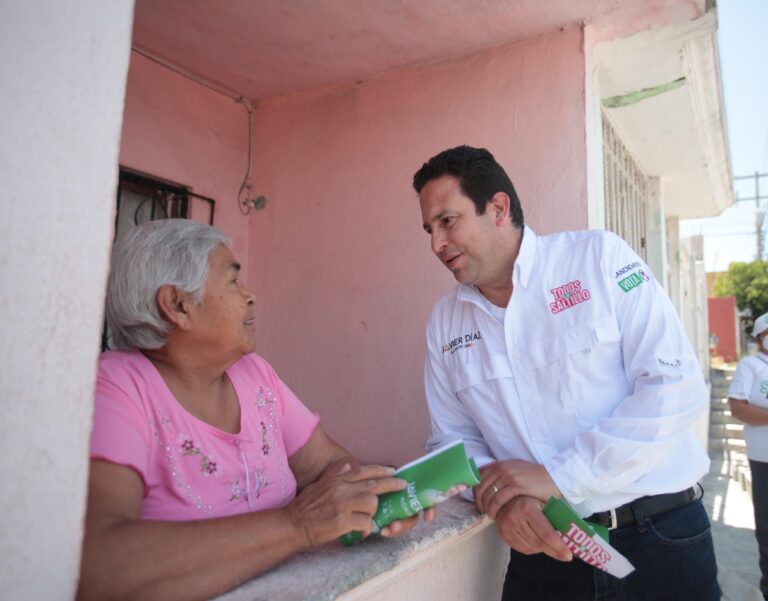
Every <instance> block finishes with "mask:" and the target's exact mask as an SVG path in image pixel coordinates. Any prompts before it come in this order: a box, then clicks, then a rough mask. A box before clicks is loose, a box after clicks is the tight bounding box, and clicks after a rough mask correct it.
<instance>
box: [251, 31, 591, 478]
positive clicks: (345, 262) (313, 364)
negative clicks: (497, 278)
mask: <svg viewBox="0 0 768 601" xmlns="http://www.w3.org/2000/svg"><path fill="white" fill-rule="evenodd" d="M584 81H585V77H584V55H583V48H582V34H581V31H580V30H578V29H568V30H565V31H562V32H558V33H555V34H552V35H548V36H545V37H541V38H538V39H534V40H530V41H527V42H524V43H517V44H514V45H510V46H505V47H500V48H497V49H494V50H492V51H487V52H484V53H481V54H477V55H474V56H471V57H468V58H464V59H462V60H456V61H452V62H450V63H444V64H437V65H430V66H422V67H419V68H414V69H409V70H402V71H397V72H392V73H389V74H386V75H383V76H379V77H377V78H374V79H372V80H369V81H365V82H362V83H359V84H353V85H348V86H342V87H337V88H333V89H326V90H320V91H315V92H311V93H305V94H300V95H294V96H288V97H283V98H275V99H271V100H267V101H264V102H262V103H261V104H260V106H259V110H258V111H257V113H256V139H257V142H256V150H255V164H254V169H255V181H256V183H257V186H256V187H257V188H258V189H260V190H262V191H263V192H265V193H266V194H267V196H268V197H269V199H270V204H269V207H268V208H267V210H266V211H264V212H263V213H259V214H256V215H255V216H254V218H253V220H252V229H251V230H250V233H251V238H250V258H249V264H250V266H251V269H250V272H249V276H250V279H251V283H252V285H253V287H254V288H255V290H256V294H257V295H258V297H259V311H260V322H259V333H260V335H259V352H261V353H262V354H263V355H265V356H266V357H267V358H268V359H269V360H270V361H272V363H273V364H274V365H275V367H276V368H277V370H278V373H280V374H281V375H282V377H283V378H284V379H285V380H286V382H288V384H289V385H290V386H292V387H293V388H294V390H295V391H296V392H297V393H298V394H299V396H300V397H301V398H303V399H304V400H305V401H306V402H307V403H308V404H309V405H310V406H311V407H312V408H314V409H316V410H318V411H319V412H320V413H321V415H322V417H323V422H324V424H325V426H326V428H327V430H328V431H329V432H330V433H331V434H332V435H334V436H335V437H336V438H337V439H339V440H340V441H341V442H342V443H344V444H346V445H347V446H348V447H350V448H351V449H352V450H353V451H355V452H356V453H358V454H359V455H360V456H362V457H363V458H364V459H367V460H378V461H389V462H392V463H399V462H401V461H403V460H405V459H407V458H410V457H412V456H414V455H416V454H418V453H419V452H420V450H421V446H422V443H423V441H424V438H425V437H426V435H427V431H428V419H427V412H426V408H425V403H424V396H423V387H422V365H423V358H424V327H425V323H426V320H427V318H428V315H429V312H430V309H431V305H432V303H433V302H434V301H435V300H436V299H437V298H438V297H439V296H440V295H441V294H442V293H443V292H445V291H446V290H448V289H449V288H450V287H451V286H452V285H453V278H452V277H451V275H450V274H449V273H448V272H447V270H445V268H444V267H442V266H441V265H440V264H439V263H438V261H437V259H436V258H435V257H434V256H433V255H432V253H431V252H430V249H429V241H428V238H427V236H426V234H424V233H423V231H422V228H421V216H420V212H419V207H418V201H417V197H416V195H415V193H414V191H413V190H412V188H411V184H410V181H411V177H412V175H413V173H414V171H415V170H416V169H417V168H418V167H419V166H420V165H421V163H422V162H423V161H424V160H426V159H427V158H429V157H430V156H431V155H433V154H435V153H436V152H438V151H440V150H443V149H445V148H447V147H451V146H454V145H457V144H462V143H467V144H471V145H475V146H485V147H487V148H489V149H490V150H491V151H492V152H493V153H494V154H495V156H496V158H497V159H498V160H499V161H500V162H501V163H502V164H503V165H505V166H506V167H507V169H508V171H509V173H510V176H511V177H512V179H513V181H514V183H515V184H516V187H517V189H518V192H519V194H520V197H521V199H522V203H523V207H524V210H525V214H526V220H527V223H529V224H530V225H532V226H533V227H534V228H535V229H536V230H538V231H539V232H541V233H548V232H553V231H558V230H567V229H577V228H582V227H586V224H587V191H586V188H587V184H586V181H587V178H586V142H585V136H586V134H585V107H584Z"/></svg>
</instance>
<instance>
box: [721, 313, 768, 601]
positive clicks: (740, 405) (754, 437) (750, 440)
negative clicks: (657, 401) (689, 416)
mask: <svg viewBox="0 0 768 601" xmlns="http://www.w3.org/2000/svg"><path fill="white" fill-rule="evenodd" d="M752 336H754V337H755V339H756V340H757V343H758V345H759V348H758V350H757V354H755V355H752V356H750V357H745V358H744V359H742V360H741V361H740V362H739V366H738V367H737V368H736V373H735V374H734V375H733V380H732V381H731V385H730V387H729V389H728V402H729V404H730V406H731V413H732V414H733V416H734V417H735V418H737V419H740V420H741V421H743V422H744V440H745V441H746V443H747V457H748V458H749V469H750V471H751V472H752V505H753V507H754V511H755V537H756V538H757V546H758V550H759V552H760V572H761V574H762V578H761V579H760V590H761V591H762V593H763V597H764V598H765V599H766V601H768V313H764V314H763V315H761V316H760V317H758V318H757V319H756V320H755V325H754V327H753V328H752Z"/></svg>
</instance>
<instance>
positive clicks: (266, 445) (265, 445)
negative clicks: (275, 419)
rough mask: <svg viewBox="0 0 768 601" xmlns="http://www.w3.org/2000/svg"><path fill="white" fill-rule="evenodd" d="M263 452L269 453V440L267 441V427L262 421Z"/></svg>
mask: <svg viewBox="0 0 768 601" xmlns="http://www.w3.org/2000/svg"><path fill="white" fill-rule="evenodd" d="M261 452H262V453H264V455H269V441H267V427H266V426H265V425H264V422H263V421H262V422H261Z"/></svg>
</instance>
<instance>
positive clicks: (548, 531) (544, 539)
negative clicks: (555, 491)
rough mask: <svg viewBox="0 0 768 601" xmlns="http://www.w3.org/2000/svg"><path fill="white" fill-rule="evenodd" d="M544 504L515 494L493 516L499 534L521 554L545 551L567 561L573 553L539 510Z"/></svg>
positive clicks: (553, 556)
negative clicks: (515, 496)
mask: <svg viewBox="0 0 768 601" xmlns="http://www.w3.org/2000/svg"><path fill="white" fill-rule="evenodd" d="M543 507H544V504H543V503H542V502H541V501H540V500H538V499H534V498H532V497H525V496H522V497H517V498H516V499H513V500H512V501H510V502H509V503H507V504H506V505H505V506H504V507H503V508H502V509H501V511H499V512H498V514H497V516H496V528H497V529H498V531H499V535H501V538H502V539H503V540H504V542H505V543H507V544H508V545H509V546H510V547H512V548H513V549H514V550H515V551H519V552H520V553H523V554H525V555H533V554H534V553H546V554H547V555H549V556H550V557H551V558H553V559H557V560H559V561H571V559H573V554H572V553H571V551H570V550H569V549H568V547H567V546H566V544H565V543H564V542H563V539H562V538H561V536H560V533H559V532H558V531H557V530H555V529H554V528H553V527H552V524H550V523H549V520H548V519H547V518H546V516H545V515H544V514H543V513H542V511H541V510H542V508H543Z"/></svg>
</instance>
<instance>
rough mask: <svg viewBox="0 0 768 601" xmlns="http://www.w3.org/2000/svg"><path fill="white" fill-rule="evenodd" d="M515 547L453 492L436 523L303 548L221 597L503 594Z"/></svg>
mask: <svg viewBox="0 0 768 601" xmlns="http://www.w3.org/2000/svg"><path fill="white" fill-rule="evenodd" d="M508 558H509V550H508V548H507V547H506V546H505V545H504V543H503V542H502V541H501V539H500V538H499V535H498V533H497V532H496V528H495V526H494V525H493V522H492V521H491V520H489V519H488V518H487V517H484V516H483V515H481V514H480V513H478V511H477V509H475V506H474V504H472V503H468V502H466V501H463V500H461V499H449V500H448V501H445V502H444V503H442V504H441V505H440V507H439V508H438V515H437V518H436V519H435V521H434V522H432V523H431V524H429V525H426V526H425V525H424V524H421V525H420V526H419V527H418V528H416V529H415V530H413V531H411V532H409V533H408V534H407V535H404V536H401V537H397V538H393V539H385V538H383V537H381V536H372V537H369V538H368V539H366V540H364V541H362V542H360V543H358V544H357V545H354V546H352V547H348V548H345V547H342V546H341V545H340V544H338V543H329V544H327V545H324V546H322V547H318V548H317V549H313V550H311V551H307V552H304V553H299V554H297V555H295V556H294V557H292V558H290V559H288V560H287V561H285V562H284V563H282V564H281V565H279V566H277V567H275V568H273V569H272V570H270V571H268V572H265V573H264V574H262V575H261V576H258V577H256V578H254V579H253V580H251V581H249V582H246V583H245V584H243V585H241V586H240V587H238V588H237V589H235V590H233V591H231V592H229V593H227V594H225V595H222V596H220V597H218V599H219V601H278V600H279V601H330V600H334V599H338V600H339V601H356V600H358V599H366V600H368V601H384V600H389V599H392V600H395V599H397V600H398V601H399V600H402V599H409V600H411V599H413V600H418V599H462V600H467V601H472V600H477V601H480V600H482V601H487V600H488V599H499V598H501V585H502V582H503V578H504V572H505V570H506V565H507V561H508Z"/></svg>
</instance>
